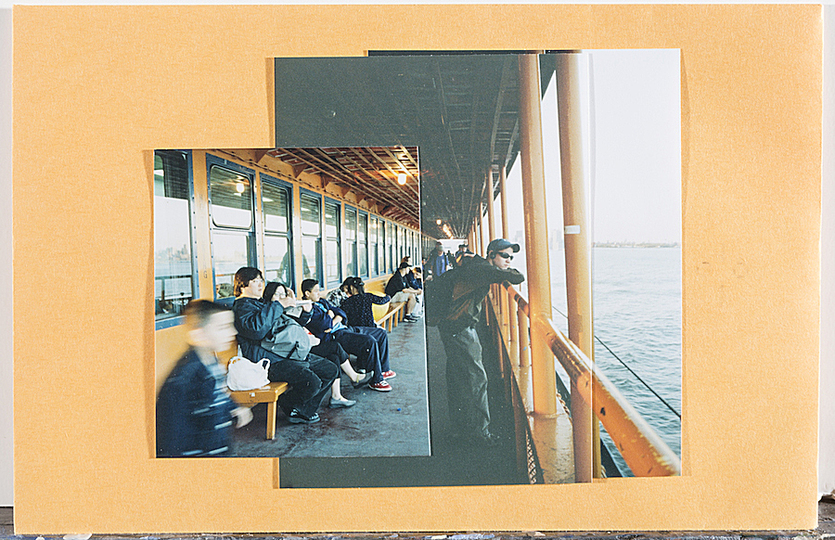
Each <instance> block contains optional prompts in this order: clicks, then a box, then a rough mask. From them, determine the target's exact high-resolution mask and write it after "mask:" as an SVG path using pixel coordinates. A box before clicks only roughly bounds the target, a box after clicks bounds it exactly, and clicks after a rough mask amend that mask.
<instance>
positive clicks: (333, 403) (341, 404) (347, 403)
mask: <svg viewBox="0 0 835 540" xmlns="http://www.w3.org/2000/svg"><path fill="white" fill-rule="evenodd" d="M356 404H357V402H356V401H354V400H353V399H345V398H342V399H333V398H331V400H330V403H329V404H328V407H330V408H331V409H347V408H348V407H353V406H354V405H356Z"/></svg>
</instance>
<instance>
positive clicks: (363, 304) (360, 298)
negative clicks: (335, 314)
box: [340, 277, 391, 328]
mask: <svg viewBox="0 0 835 540" xmlns="http://www.w3.org/2000/svg"><path fill="white" fill-rule="evenodd" d="M341 289H342V290H343V291H345V293H346V295H347V296H346V297H345V298H344V299H343V300H342V305H341V306H340V307H341V308H342V311H344V312H345V314H346V315H348V324H349V325H351V326H369V327H371V328H377V322H376V321H375V320H374V310H373V308H372V307H371V305H372V304H378V305H382V304H386V303H388V302H389V301H390V300H391V297H390V296H389V295H385V296H380V295H377V294H374V293H370V292H365V283H363V281H362V278H358V277H349V278H348V279H346V280H345V281H344V282H343V283H342V287H341Z"/></svg>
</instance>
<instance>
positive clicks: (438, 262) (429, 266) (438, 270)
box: [423, 251, 449, 279]
mask: <svg viewBox="0 0 835 540" xmlns="http://www.w3.org/2000/svg"><path fill="white" fill-rule="evenodd" d="M448 265H449V259H447V256H446V253H444V252H441V254H440V255H439V254H438V252H437V251H433V252H432V253H431V254H430V255H429V259H427V260H426V266H425V267H424V268H423V274H424V275H425V276H426V277H427V279H428V278H429V277H430V276H440V275H441V274H443V273H444V272H446V269H447V266H448Z"/></svg>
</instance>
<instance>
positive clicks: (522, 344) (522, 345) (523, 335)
mask: <svg viewBox="0 0 835 540" xmlns="http://www.w3.org/2000/svg"><path fill="white" fill-rule="evenodd" d="M516 317H517V319H518V322H519V367H530V365H531V340H530V337H529V334H528V316H527V315H525V312H524V311H522V310H521V309H517V310H516Z"/></svg>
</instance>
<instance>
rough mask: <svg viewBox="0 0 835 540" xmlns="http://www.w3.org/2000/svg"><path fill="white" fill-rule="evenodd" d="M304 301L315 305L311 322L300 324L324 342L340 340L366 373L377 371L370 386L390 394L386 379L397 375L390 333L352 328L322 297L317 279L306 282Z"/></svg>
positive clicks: (366, 328) (360, 327) (311, 312)
mask: <svg viewBox="0 0 835 540" xmlns="http://www.w3.org/2000/svg"><path fill="white" fill-rule="evenodd" d="M301 290H302V298H303V299H304V300H310V301H311V302H313V309H312V310H311V311H310V312H309V316H310V317H309V319H307V320H302V319H300V321H299V322H301V323H302V324H304V325H305V327H307V329H308V330H310V332H311V333H312V334H313V335H314V336H316V337H317V338H319V339H320V340H322V341H328V340H331V339H333V340H336V341H337V342H338V343H339V344H340V345H342V347H343V348H344V349H345V350H346V351H347V352H349V353H351V354H353V355H356V357H357V360H358V361H359V362H360V364H361V365H362V367H364V368H365V369H366V371H373V372H374V376H373V377H372V379H371V382H370V383H369V385H368V387H369V388H371V389H372V390H377V391H378V392H390V391H391V385H390V384H389V383H388V382H387V381H386V379H391V378H394V377H395V375H396V373H395V372H394V371H392V370H391V368H390V366H389V345H388V334H387V333H386V331H385V330H384V329H382V328H369V327H365V326H348V325H347V324H346V320H347V318H348V316H347V315H346V313H345V312H344V311H342V310H341V309H340V308H338V307H336V306H334V305H333V304H331V303H330V302H328V301H327V300H326V299H324V298H322V296H321V293H320V292H319V283H318V282H317V281H316V280H315V279H306V280H304V281H302V288H301Z"/></svg>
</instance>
